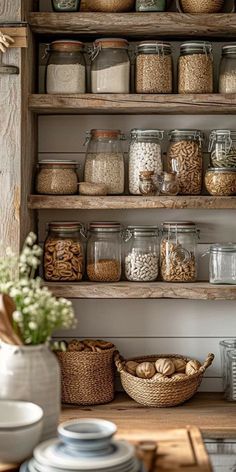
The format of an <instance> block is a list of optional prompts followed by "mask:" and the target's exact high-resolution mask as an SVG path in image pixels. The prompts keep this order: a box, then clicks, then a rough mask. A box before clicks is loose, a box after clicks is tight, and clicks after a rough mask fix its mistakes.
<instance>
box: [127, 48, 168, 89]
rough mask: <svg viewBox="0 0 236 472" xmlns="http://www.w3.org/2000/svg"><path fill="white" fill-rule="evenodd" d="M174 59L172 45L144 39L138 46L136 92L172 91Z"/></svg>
mask: <svg viewBox="0 0 236 472" xmlns="http://www.w3.org/2000/svg"><path fill="white" fill-rule="evenodd" d="M172 91H173V61H172V55H171V45H170V44H169V43H163V42H158V41H143V42H142V43H140V44H139V45H138V47H137V58H136V93H172Z"/></svg>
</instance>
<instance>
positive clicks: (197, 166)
mask: <svg viewBox="0 0 236 472" xmlns="http://www.w3.org/2000/svg"><path fill="white" fill-rule="evenodd" d="M169 137H170V144H169V149H168V153H167V168H168V172H176V174H177V179H178V183H179V194H180V195H199V194H200V193H201V190H202V173H203V155H202V141H203V133H202V132H201V131H198V130H187V129H181V130H178V129H177V130H173V131H170V133H169Z"/></svg>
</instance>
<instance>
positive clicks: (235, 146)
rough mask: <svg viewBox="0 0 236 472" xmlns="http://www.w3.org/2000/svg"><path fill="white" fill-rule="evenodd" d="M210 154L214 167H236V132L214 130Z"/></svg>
mask: <svg viewBox="0 0 236 472" xmlns="http://www.w3.org/2000/svg"><path fill="white" fill-rule="evenodd" d="M209 153H210V159H211V166H212V167H236V130H229V129H215V130H212V131H211V133H210V137H209Z"/></svg>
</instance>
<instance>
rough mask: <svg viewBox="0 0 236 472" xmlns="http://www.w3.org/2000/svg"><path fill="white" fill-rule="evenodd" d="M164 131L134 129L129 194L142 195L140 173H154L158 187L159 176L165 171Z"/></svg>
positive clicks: (154, 180) (130, 148) (130, 152)
mask: <svg viewBox="0 0 236 472" xmlns="http://www.w3.org/2000/svg"><path fill="white" fill-rule="evenodd" d="M163 136H164V131H161V130H150V129H145V130H144V129H133V130H132V131H131V142H130V147H129V192H130V193H131V194H132V195H140V194H141V192H140V188H139V182H140V172H143V171H152V172H154V175H153V182H154V184H155V185H156V186H157V187H158V176H159V175H160V174H161V173H162V171H163V166H162V159H161V141H162V139H163Z"/></svg>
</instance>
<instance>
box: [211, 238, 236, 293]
mask: <svg viewBox="0 0 236 472" xmlns="http://www.w3.org/2000/svg"><path fill="white" fill-rule="evenodd" d="M209 274H210V283H211V284H229V285H236V244H232V243H229V244H213V245H212V246H210V262H209Z"/></svg>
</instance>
